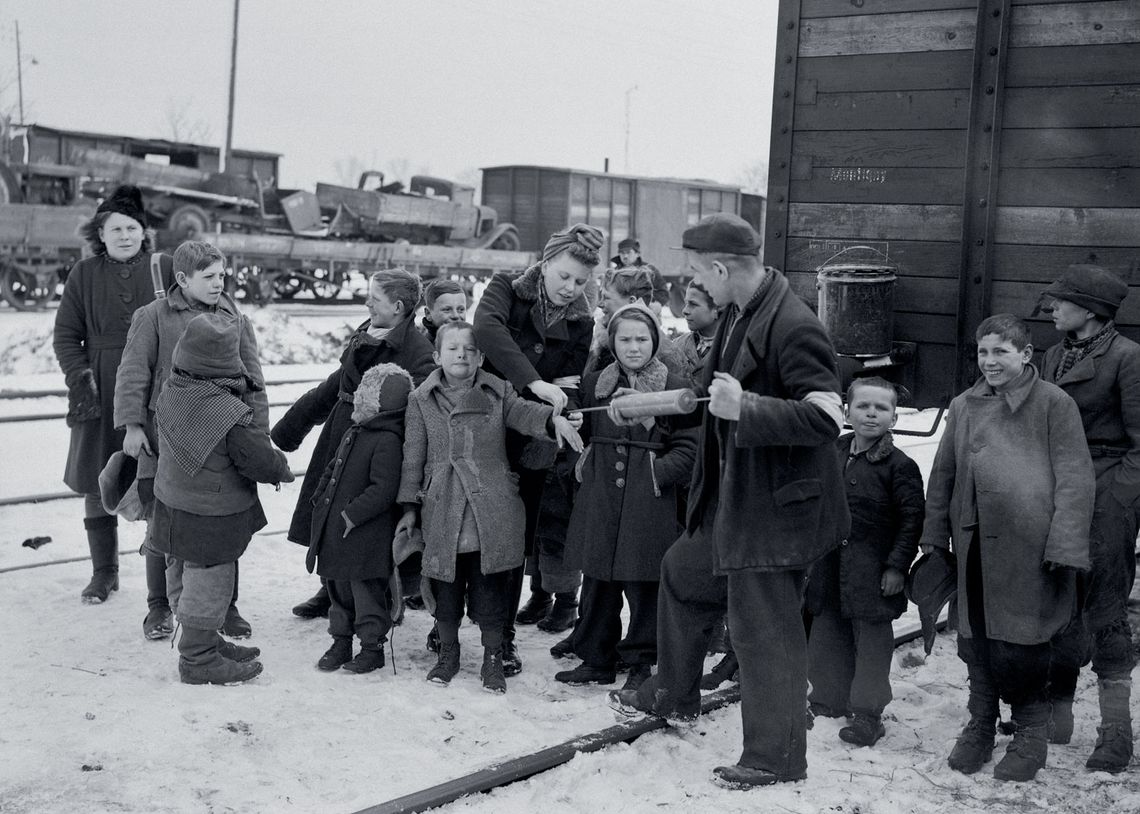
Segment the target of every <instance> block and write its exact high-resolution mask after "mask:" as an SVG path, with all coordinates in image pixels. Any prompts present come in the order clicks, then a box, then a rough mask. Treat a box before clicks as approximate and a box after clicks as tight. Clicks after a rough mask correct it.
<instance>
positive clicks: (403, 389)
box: [352, 362, 415, 424]
mask: <svg viewBox="0 0 1140 814" xmlns="http://www.w3.org/2000/svg"><path fill="white" fill-rule="evenodd" d="M414 386H415V385H414V384H413V382H412V374H410V373H408V371H406V370H404V369H403V368H402V367H400V366H399V365H395V364H392V363H391V362H384V363H383V364H379V365H376V366H375V367H370V368H368V370H366V371H364V375H363V376H361V377H360V384H358V385H357V386H356V392H355V393H354V394H353V397H352V420H353V421H355V422H356V423H358V424H359V423H361V422H364V421H367V420H369V419H370V418H374V417H375V416H377V415H379V414H380V413H386V412H391V411H398V410H404V409H407V406H408V396H409V394H411V392H412V388H413V387H414Z"/></svg>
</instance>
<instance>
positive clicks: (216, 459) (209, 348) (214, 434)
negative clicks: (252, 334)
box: [151, 313, 293, 684]
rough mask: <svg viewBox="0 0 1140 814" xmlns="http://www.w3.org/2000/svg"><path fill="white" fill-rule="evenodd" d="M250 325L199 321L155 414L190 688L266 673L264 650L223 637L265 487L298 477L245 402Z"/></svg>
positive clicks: (174, 362)
mask: <svg viewBox="0 0 1140 814" xmlns="http://www.w3.org/2000/svg"><path fill="white" fill-rule="evenodd" d="M240 347H241V327H240V325H239V323H238V322H237V320H235V319H233V318H232V317H229V316H227V315H224V314H217V313H206V314H200V315H198V316H196V317H194V319H192V320H190V322H189V324H188V325H187V326H186V331H185V333H183V335H182V338H181V339H179V340H178V344H177V345H176V346H175V348H174V354H173V356H172V358H171V366H172V371H171V374H170V378H168V379H167V380H166V384H165V386H164V387H163V389H162V395H161V396H159V399H158V404H157V406H156V409H155V418H156V424H157V426H158V447H159V456H158V472H157V475H156V477H155V481H154V496H155V508H154V520H153V523H152V527H151V531H152V541H151V542H152V545H153V546H154V547H155V548H156V549H157V550H159V551H161V552H163V553H165V554H166V555H167V569H166V579H167V594H168V596H169V597H170V604H171V608H172V610H173V611H174V614H175V616H176V618H177V619H178V622H179V623H180V624H181V625H182V636H181V638H180V639H179V642H178V651H179V658H178V673H179V676H180V678H181V680H182V683H184V684H235V683H238V682H242V681H248V680H249V679H251V678H254V677H255V676H257V675H258V674H259V673H261V663H260V662H258V661H255V659H256V658H257V656H259V655H260V651H258V649H257V648H253V647H241V646H238V645H234V644H231V643H229V642H227V641H225V640H224V639H222V638H221V636H220V635H219V634H218V629H219V628H220V627H221V626H222V624H223V623H224V622H225V618H226V610H227V609H228V608H229V605H230V601H231V599H232V597H233V590H234V575H235V573H236V569H237V560H238V558H239V557H240V556H241V555H242V553H243V552H244V551H245V549H246V546H247V545H249V541H250V539H251V538H252V537H253V534H254V532H256V531H258V530H259V529H261V528H263V527H264V526H265V523H266V519H265V513H264V511H262V508H261V502H260V501H259V500H258V497H257V483H259V482H260V483H273V484H281V483H288V482H290V481H292V480H293V474H292V472H290V470H289V465H288V462H287V461H286V460H285V456H284V455H283V454H282V453H281V452H279V451H278V450H276V449H274V448H273V445H272V444H271V443H270V441H269V436H268V435H267V434H266V433H265V431H264V430H263V429H259V428H257V427H256V425H255V423H254V413H253V408H251V407H250V406H249V405H248V404H246V403H245V402H244V401H242V399H241V397H242V395H244V394H245V392H246V390H247V388H248V387H249V382H248V377H247V375H246V371H245V369H244V367H243V365H242V362H241V356H240Z"/></svg>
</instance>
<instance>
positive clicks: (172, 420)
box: [155, 371, 253, 477]
mask: <svg viewBox="0 0 1140 814" xmlns="http://www.w3.org/2000/svg"><path fill="white" fill-rule="evenodd" d="M244 390H245V381H244V380H243V379H241V378H232V379H199V378H195V377H193V376H187V375H185V374H184V373H180V372H177V371H175V372H172V373H171V374H170V378H168V379H167V380H166V384H165V385H163V388H162V395H161V396H160V397H159V401H158V408H157V410H156V412H155V417H156V419H157V421H158V427H159V429H160V430H161V431H162V435H163V437H164V438H165V439H166V441H167V443H168V444H169V445H170V450H171V453H172V454H173V456H174V460H175V461H176V462H177V463H178V465H179V466H180V467H182V469H183V470H184V471H185V472H186V474H187V475H189V476H190V477H193V476H194V475H197V474H198V472H199V471H200V470H201V469H202V465H203V464H205V463H206V459H207V458H208V457H209V456H210V453H211V452H213V450H214V447H216V446H217V445H218V443H219V442H220V441H221V440H222V439H223V438H225V437H226V434H227V433H228V432H229V431H230V430H231V429H233V428H234V427H248V426H249V425H250V424H251V423H252V422H253V408H252V407H250V406H249V405H248V404H246V403H245V402H244V401H242V400H241V399H239V398H238V397H237V396H236V395H235V393H241V392H244Z"/></svg>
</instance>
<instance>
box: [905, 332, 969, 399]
mask: <svg viewBox="0 0 1140 814" xmlns="http://www.w3.org/2000/svg"><path fill="white" fill-rule="evenodd" d="M895 336H896V337H898V336H899V324H898V318H897V317H896V319H895ZM957 363H958V351H957V350H956V349H955V348H954V346H953V345H941V344H933V343H930V342H928V341H925V340H924V341H921V342H919V345H918V352H917V353H916V354H915V359H914V361H913V362H912V363H911V364H912V365H913V367H914V370H913V373H912V375H913V379H914V383H915V384H914V389H913V395H914V406H916V407H918V408H920V409H924V408H927V407H945V406H946V405H948V404H949V403H950V399H952V398H953V397H954V396H956V395H957V393H956V392H955V391H954V368H955V367H956V366H957Z"/></svg>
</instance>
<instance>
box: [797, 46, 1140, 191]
mask: <svg viewBox="0 0 1140 814" xmlns="http://www.w3.org/2000/svg"><path fill="white" fill-rule="evenodd" d="M1138 64H1140V63H1138ZM799 140H800V137H799V136H797V137H796V143H797V144H798V143H799ZM1001 151H1002V156H1003V159H1002V165H1003V166H1005V167H1007V168H1009V167H1022V168H1025V167H1104V168H1111V167H1140V128H1134V127H1089V128H1050V129H1047V130H1009V129H1007V130H1005V132H1003V133H1002V142H1001ZM837 163H838V162H837ZM863 163H869V159H868V161H865V162H863ZM931 166H935V165H933V164H932V165H931Z"/></svg>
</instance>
